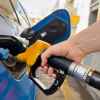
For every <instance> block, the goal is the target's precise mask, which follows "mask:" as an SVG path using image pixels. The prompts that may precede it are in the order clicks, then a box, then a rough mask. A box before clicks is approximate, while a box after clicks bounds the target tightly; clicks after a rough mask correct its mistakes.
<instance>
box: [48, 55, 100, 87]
mask: <svg viewBox="0 0 100 100" xmlns="http://www.w3.org/2000/svg"><path fill="white" fill-rule="evenodd" d="M48 64H49V65H50V66H52V67H53V68H56V69H59V70H62V71H64V72H65V73H66V75H71V76H73V77H75V78H76V79H79V80H83V81H85V82H86V83H88V84H89V85H90V86H92V87H94V88H96V89H100V72H99V71H96V70H94V69H93V68H92V67H90V66H89V67H86V66H85V65H81V64H76V63H74V62H73V61H72V60H69V59H66V58H64V57H58V56H51V57H50V58H49V59H48Z"/></svg>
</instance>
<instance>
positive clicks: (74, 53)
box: [41, 41, 85, 75]
mask: <svg viewBox="0 0 100 100" xmlns="http://www.w3.org/2000/svg"><path fill="white" fill-rule="evenodd" d="M51 55H54V56H63V57H66V58H69V59H71V60H74V61H75V62H76V63H80V61H81V60H82V58H83V57H84V56H85V53H84V51H82V50H81V48H79V47H78V46H77V45H76V44H74V43H73V41H64V42H61V43H58V44H56V45H53V46H50V47H49V48H48V49H47V50H46V51H45V52H44V53H43V54H42V55H41V59H42V63H41V66H43V67H44V71H45V72H46V71H48V74H49V75H51V74H52V73H53V69H52V68H51V67H50V68H49V69H48V60H47V59H48V58H49V57H50V56H51Z"/></svg>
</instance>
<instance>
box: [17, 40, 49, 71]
mask: <svg viewBox="0 0 100 100" xmlns="http://www.w3.org/2000/svg"><path fill="white" fill-rule="evenodd" d="M49 46H50V44H48V43H47V42H44V41H42V40H37V41H36V42H35V43H34V44H32V45H31V46H30V47H29V48H27V49H26V51H25V52H23V53H20V54H18V55H17V56H16V57H17V59H19V60H20V61H23V62H25V63H26V64H27V65H28V69H29V70H30V67H31V66H32V65H33V64H34V63H35V62H36V60H37V58H38V56H39V55H40V54H41V53H42V52H43V51H44V50H45V49H47V48H48V47H49Z"/></svg>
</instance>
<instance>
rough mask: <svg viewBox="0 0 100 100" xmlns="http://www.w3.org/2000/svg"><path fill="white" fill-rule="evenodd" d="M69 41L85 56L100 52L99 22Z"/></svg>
mask: <svg viewBox="0 0 100 100" xmlns="http://www.w3.org/2000/svg"><path fill="white" fill-rule="evenodd" d="M71 41H72V42H73V43H75V44H76V45H77V46H78V47H79V48H80V49H82V50H83V51H84V52H85V53H86V54H88V53H91V52H97V51H100V21H98V22H96V23H95V24H93V25H92V26H90V27H89V28H87V29H85V30H83V31H81V32H79V33H78V34H77V35H76V36H74V37H73V38H72V39H71Z"/></svg>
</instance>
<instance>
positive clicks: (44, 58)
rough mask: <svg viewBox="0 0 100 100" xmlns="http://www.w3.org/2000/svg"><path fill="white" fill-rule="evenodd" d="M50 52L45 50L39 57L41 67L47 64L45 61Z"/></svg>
mask: <svg viewBox="0 0 100 100" xmlns="http://www.w3.org/2000/svg"><path fill="white" fill-rule="evenodd" d="M51 52H52V50H50V49H48V50H46V51H45V52H44V53H43V54H42V55H41V59H42V63H41V66H45V65H46V64H47V62H48V61H47V59H48V58H49V57H50V56H51V54H52V53H51Z"/></svg>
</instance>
